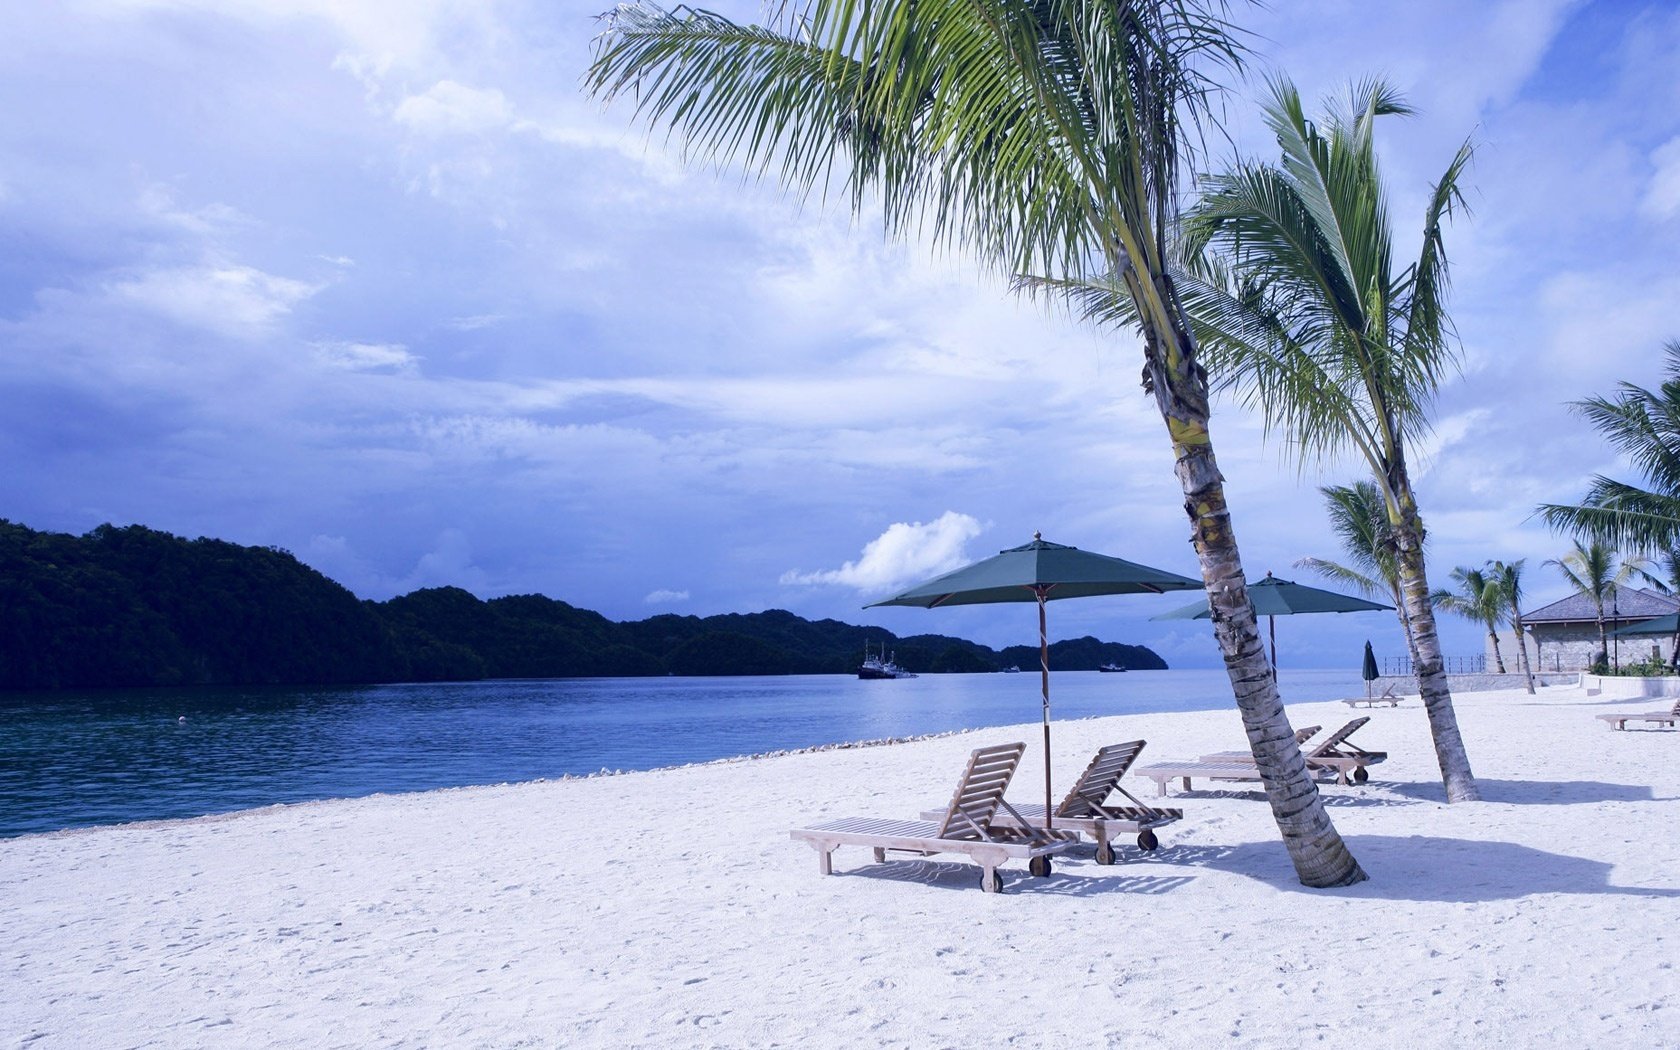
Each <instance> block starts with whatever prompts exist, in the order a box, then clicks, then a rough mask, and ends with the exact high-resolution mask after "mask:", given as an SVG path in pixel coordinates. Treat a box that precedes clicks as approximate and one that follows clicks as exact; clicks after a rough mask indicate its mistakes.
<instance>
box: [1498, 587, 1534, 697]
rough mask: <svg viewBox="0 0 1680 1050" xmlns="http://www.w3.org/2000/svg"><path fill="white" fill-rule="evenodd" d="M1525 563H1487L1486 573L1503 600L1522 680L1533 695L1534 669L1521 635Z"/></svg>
mask: <svg viewBox="0 0 1680 1050" xmlns="http://www.w3.org/2000/svg"><path fill="white" fill-rule="evenodd" d="M1526 561H1527V559H1526V558H1518V559H1517V560H1516V561H1512V562H1505V561H1492V562H1489V563H1488V573H1489V575H1490V576H1491V577H1492V578H1493V582H1494V583H1495V584H1496V585H1497V586H1498V587H1499V592H1500V594H1501V595H1502V596H1503V597H1504V599H1505V604H1506V612H1505V615H1506V620H1507V622H1508V623H1510V625H1511V632H1512V634H1514V635H1515V636H1516V640H1517V655H1518V656H1519V657H1520V658H1521V659H1522V670H1523V680H1524V681H1526V682H1527V683H1528V691H1529V692H1530V693H1533V692H1534V669H1533V667H1531V666H1530V665H1529V662H1528V639H1527V637H1526V636H1525V635H1524V633H1523V614H1522V603H1523V565H1524V563H1525V562H1526Z"/></svg>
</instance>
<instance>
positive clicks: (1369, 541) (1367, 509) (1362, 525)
mask: <svg viewBox="0 0 1680 1050" xmlns="http://www.w3.org/2000/svg"><path fill="white" fill-rule="evenodd" d="M1318 491H1319V494H1320V495H1321V496H1323V497H1324V509H1325V513H1326V514H1328V515H1329V518H1330V531H1331V532H1333V533H1335V535H1336V538H1337V539H1339V540H1340V541H1341V544H1342V551H1343V552H1344V554H1345V555H1346V557H1347V561H1346V563H1343V562H1339V561H1336V560H1335V559H1334V558H1321V557H1316V556H1312V555H1309V556H1307V557H1304V558H1297V559H1296V560H1295V566H1296V567H1297V568H1302V569H1311V570H1312V571H1313V572H1316V573H1318V574H1319V575H1320V576H1324V577H1326V578H1328V579H1331V580H1334V581H1336V582H1337V583H1340V584H1343V585H1344V586H1348V587H1352V588H1354V589H1355V590H1357V591H1358V592H1359V593H1361V594H1363V595H1365V596H1366V597H1367V598H1384V599H1387V600H1388V601H1391V602H1393V603H1394V612H1395V615H1396V616H1398V617H1399V619H1400V630H1401V632H1402V633H1403V635H1404V636H1405V639H1406V648H1407V649H1408V651H1410V652H1411V656H1412V659H1413V661H1414V662H1415V661H1416V660H1417V652H1416V651H1415V650H1414V649H1412V625H1411V624H1410V623H1409V622H1408V621H1407V619H1406V602H1405V597H1404V595H1403V594H1402V593H1401V591H1400V567H1399V565H1398V564H1397V563H1396V560H1395V556H1394V552H1395V545H1394V528H1393V526H1392V525H1390V524H1389V520H1388V507H1387V505H1386V504H1385V503H1384V502H1383V498H1382V493H1380V492H1378V491H1377V485H1376V482H1373V481H1356V482H1354V483H1353V484H1352V485H1325V486H1323V487H1321V488H1320V489H1319V490H1318Z"/></svg>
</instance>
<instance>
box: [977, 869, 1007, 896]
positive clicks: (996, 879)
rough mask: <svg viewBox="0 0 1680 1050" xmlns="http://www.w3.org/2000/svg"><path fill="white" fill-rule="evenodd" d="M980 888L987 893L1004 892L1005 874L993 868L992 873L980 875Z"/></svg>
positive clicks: (987, 872) (986, 872) (984, 872)
mask: <svg viewBox="0 0 1680 1050" xmlns="http://www.w3.org/2000/svg"><path fill="white" fill-rule="evenodd" d="M980 888H981V889H983V890H985V891H986V892H987V893H1002V892H1003V873H1002V872H1000V871H998V870H997V869H996V868H993V869H992V870H991V871H982V872H981V873H980Z"/></svg>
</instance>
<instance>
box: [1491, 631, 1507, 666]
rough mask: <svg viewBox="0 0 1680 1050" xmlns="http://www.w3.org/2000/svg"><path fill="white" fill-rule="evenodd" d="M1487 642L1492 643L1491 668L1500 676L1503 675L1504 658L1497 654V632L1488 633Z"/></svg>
mask: <svg viewBox="0 0 1680 1050" xmlns="http://www.w3.org/2000/svg"><path fill="white" fill-rule="evenodd" d="M1488 640H1489V641H1491V642H1492V643H1493V666H1494V669H1495V670H1497V671H1498V672H1499V673H1500V674H1504V673H1505V657H1503V656H1501V655H1500V653H1499V632H1498V631H1489V632H1488Z"/></svg>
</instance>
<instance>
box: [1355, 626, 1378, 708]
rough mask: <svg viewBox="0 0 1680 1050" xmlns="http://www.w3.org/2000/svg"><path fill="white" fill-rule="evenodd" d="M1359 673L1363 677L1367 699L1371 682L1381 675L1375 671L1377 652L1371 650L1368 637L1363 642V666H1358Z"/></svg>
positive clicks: (1369, 694)
mask: <svg viewBox="0 0 1680 1050" xmlns="http://www.w3.org/2000/svg"><path fill="white" fill-rule="evenodd" d="M1359 673H1360V674H1361V675H1363V676H1364V678H1365V699H1367V700H1369V699H1371V683H1372V682H1375V681H1376V680H1377V679H1378V678H1379V677H1381V675H1380V673H1379V672H1378V671H1377V654H1376V653H1374V652H1372V651H1371V642H1370V640H1369V639H1367V640H1366V642H1365V666H1364V667H1362V668H1360V671H1359Z"/></svg>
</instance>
